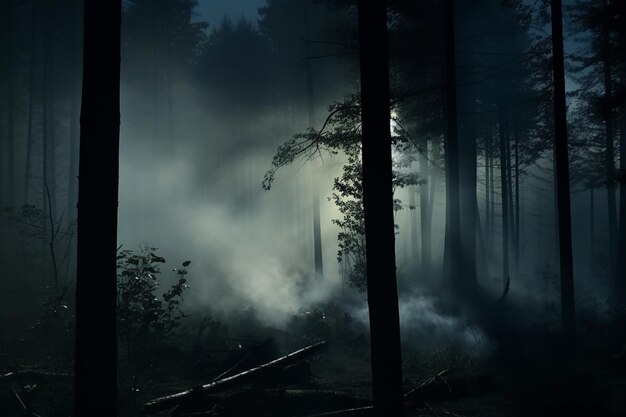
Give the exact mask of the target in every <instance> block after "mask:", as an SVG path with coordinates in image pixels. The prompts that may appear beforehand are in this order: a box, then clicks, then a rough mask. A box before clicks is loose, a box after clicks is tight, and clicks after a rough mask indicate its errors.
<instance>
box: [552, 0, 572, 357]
mask: <svg viewBox="0 0 626 417" xmlns="http://www.w3.org/2000/svg"><path fill="white" fill-rule="evenodd" d="M551 10H552V70H553V77H554V150H555V159H556V178H557V204H558V208H559V222H558V223H559V258H560V266H561V315H562V317H561V319H562V325H563V336H564V339H565V343H566V346H572V345H573V344H574V343H575V341H576V310H575V301H574V268H573V259H572V224H571V209H570V184H569V160H568V159H569V158H568V150H567V119H566V106H565V60H564V57H563V15H562V5H561V0H552V3H551Z"/></svg>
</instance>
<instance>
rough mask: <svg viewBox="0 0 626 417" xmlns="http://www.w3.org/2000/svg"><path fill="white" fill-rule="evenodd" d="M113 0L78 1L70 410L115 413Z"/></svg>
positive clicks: (117, 24) (116, 82) (116, 91)
mask: <svg viewBox="0 0 626 417" xmlns="http://www.w3.org/2000/svg"><path fill="white" fill-rule="evenodd" d="M121 14H122V4H121V1H106V2H95V1H88V2H85V14H84V58H83V90H82V105H81V126H80V160H79V185H78V198H79V204H78V250H77V257H78V259H77V263H78V267H77V279H76V365H75V384H76V385H75V393H76V398H75V415H76V416H77V417H83V416H85V417H86V416H95V415H98V416H104V417H109V416H110V417H114V416H115V415H116V413H115V410H116V400H117V394H116V383H117V333H116V272H117V271H116V255H117V253H116V252H117V247H116V245H117V199H118V175H119V129H120V104H119V102H120V42H121Z"/></svg>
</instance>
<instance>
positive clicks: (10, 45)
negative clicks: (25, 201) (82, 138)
mask: <svg viewBox="0 0 626 417" xmlns="http://www.w3.org/2000/svg"><path fill="white" fill-rule="evenodd" d="M7 7H8V10H7V11H6V14H7V22H8V25H7V29H6V30H7V36H8V39H7V45H6V46H7V50H8V55H9V57H8V58H9V59H8V60H7V63H8V65H7V82H8V92H7V153H8V164H7V169H8V171H9V172H8V176H7V179H8V183H9V184H8V185H9V192H8V203H9V204H8V205H10V206H11V207H15V206H16V203H17V200H16V198H15V124H14V122H15V120H14V111H15V71H14V68H13V67H14V65H15V41H14V37H15V34H14V31H15V28H14V22H15V16H14V13H13V12H14V7H15V4H14V2H13V1H9V2H7Z"/></svg>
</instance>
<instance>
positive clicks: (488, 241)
mask: <svg viewBox="0 0 626 417" xmlns="http://www.w3.org/2000/svg"><path fill="white" fill-rule="evenodd" d="M490 165H491V132H489V133H488V134H487V135H486V137H485V235H486V244H485V254H486V255H488V254H490V253H491V211H490V209H491V202H490V199H489V198H490V192H491V190H490V189H489V184H490V183H491V178H489V174H490V172H489V166H490ZM485 268H486V270H489V267H488V265H485Z"/></svg>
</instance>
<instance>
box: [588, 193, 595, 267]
mask: <svg viewBox="0 0 626 417" xmlns="http://www.w3.org/2000/svg"><path fill="white" fill-rule="evenodd" d="M594 191H595V184H593V183H591V186H590V187H589V276H590V277H593V275H594V273H595V272H594V271H595V268H594V263H595V262H594V261H595V253H596V245H595V239H596V230H595V228H596V223H595V220H596V219H595V216H596V213H595V211H596V210H595V204H594V203H595V201H594Z"/></svg>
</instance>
